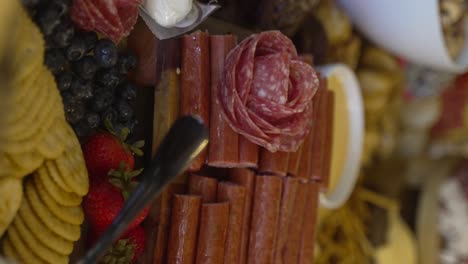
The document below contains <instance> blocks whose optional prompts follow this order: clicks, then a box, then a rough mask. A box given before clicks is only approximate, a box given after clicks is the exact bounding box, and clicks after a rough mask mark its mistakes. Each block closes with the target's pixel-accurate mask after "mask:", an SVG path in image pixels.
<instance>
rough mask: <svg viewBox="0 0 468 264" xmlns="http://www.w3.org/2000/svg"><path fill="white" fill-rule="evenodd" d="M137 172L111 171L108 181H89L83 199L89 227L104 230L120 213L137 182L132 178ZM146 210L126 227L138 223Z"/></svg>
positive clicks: (145, 214)
mask: <svg viewBox="0 0 468 264" xmlns="http://www.w3.org/2000/svg"><path fill="white" fill-rule="evenodd" d="M138 173H139V171H134V172H128V171H125V172H123V170H121V171H120V172H116V171H111V173H110V174H109V175H110V178H109V180H108V181H104V180H99V181H91V183H90V187H89V192H88V194H87V195H86V196H85V197H84V199H83V209H84V212H85V215H86V218H87V219H88V222H89V223H90V225H91V227H92V228H93V229H94V230H96V231H97V232H98V233H99V232H102V231H104V230H105V229H106V228H107V227H108V226H109V225H110V224H111V223H112V221H113V220H114V219H115V218H116V217H117V215H118V214H119V213H120V210H122V208H123V205H124V203H125V199H126V198H127V197H128V195H129V194H130V193H131V192H132V191H133V189H134V188H135V187H136V185H137V184H138V182H136V181H134V180H133V178H134V177H135V176H136V175H138ZM148 210H149V208H146V209H145V210H143V211H142V212H141V213H140V215H139V216H138V217H137V218H135V219H134V220H133V222H132V223H131V224H130V225H129V227H128V228H129V229H132V228H134V227H136V226H137V225H139V224H140V223H141V222H142V221H143V220H144V219H145V218H146V216H147V215H148Z"/></svg>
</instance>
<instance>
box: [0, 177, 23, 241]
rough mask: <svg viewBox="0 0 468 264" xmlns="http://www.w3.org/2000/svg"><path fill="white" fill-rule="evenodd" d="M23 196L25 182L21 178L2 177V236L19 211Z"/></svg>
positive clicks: (0, 194) (0, 187) (0, 199)
mask: <svg viewBox="0 0 468 264" xmlns="http://www.w3.org/2000/svg"><path fill="white" fill-rule="evenodd" d="M22 197H23V184H22V182H21V180H20V179H18V178H14V177H4V178H0V216H1V217H0V237H1V236H2V235H3V233H4V232H5V230H6V229H7V228H8V226H9V225H10V223H11V221H13V218H14V217H15V215H16V213H17V212H18V209H19V207H20V205H21V199H22Z"/></svg>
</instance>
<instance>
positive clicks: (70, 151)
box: [55, 123, 89, 196]
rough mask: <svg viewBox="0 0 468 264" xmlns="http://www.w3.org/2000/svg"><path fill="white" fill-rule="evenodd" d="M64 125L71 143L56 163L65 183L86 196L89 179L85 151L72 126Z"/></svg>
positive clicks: (77, 192)
mask: <svg viewBox="0 0 468 264" xmlns="http://www.w3.org/2000/svg"><path fill="white" fill-rule="evenodd" d="M64 125H65V126H66V130H67V134H68V138H69V144H68V146H67V147H66V148H65V152H64V153H63V155H62V156H61V157H59V158H57V159H56V160H55V164H56V165H57V168H58V170H59V172H60V174H61V175H62V179H63V180H64V182H65V184H66V185H67V186H68V187H70V189H72V190H73V192H75V193H76V194H78V195H81V196H84V195H86V193H88V189H89V179H88V171H87V169H86V163H85V161H84V158H83V152H82V151H81V146H80V143H79V142H78V139H77V138H76V136H75V134H74V132H73V130H72V128H71V127H70V126H69V125H68V124H66V123H64Z"/></svg>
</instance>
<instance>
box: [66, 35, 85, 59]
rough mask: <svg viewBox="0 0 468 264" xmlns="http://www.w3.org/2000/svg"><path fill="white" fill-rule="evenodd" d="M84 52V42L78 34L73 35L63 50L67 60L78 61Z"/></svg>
mask: <svg viewBox="0 0 468 264" xmlns="http://www.w3.org/2000/svg"><path fill="white" fill-rule="evenodd" d="M85 53H86V43H85V42H84V41H83V40H82V39H81V38H80V37H78V36H76V37H74V38H73V39H72V41H71V44H70V46H68V48H67V49H66V51H65V54H66V56H67V59H68V60H69V61H78V60H79V59H81V58H83V56H84V55H85Z"/></svg>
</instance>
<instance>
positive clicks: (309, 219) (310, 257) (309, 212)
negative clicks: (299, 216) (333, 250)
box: [299, 182, 319, 264]
mask: <svg viewBox="0 0 468 264" xmlns="http://www.w3.org/2000/svg"><path fill="white" fill-rule="evenodd" d="M318 196H319V184H318V183H316V182H309V183H307V199H306V207H305V210H304V216H303V218H304V223H303V227H302V238H301V248H300V253H299V263H300V264H306V263H312V262H313V261H314V241H315V227H316V225H317V213H318V212H317V211H318Z"/></svg>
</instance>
